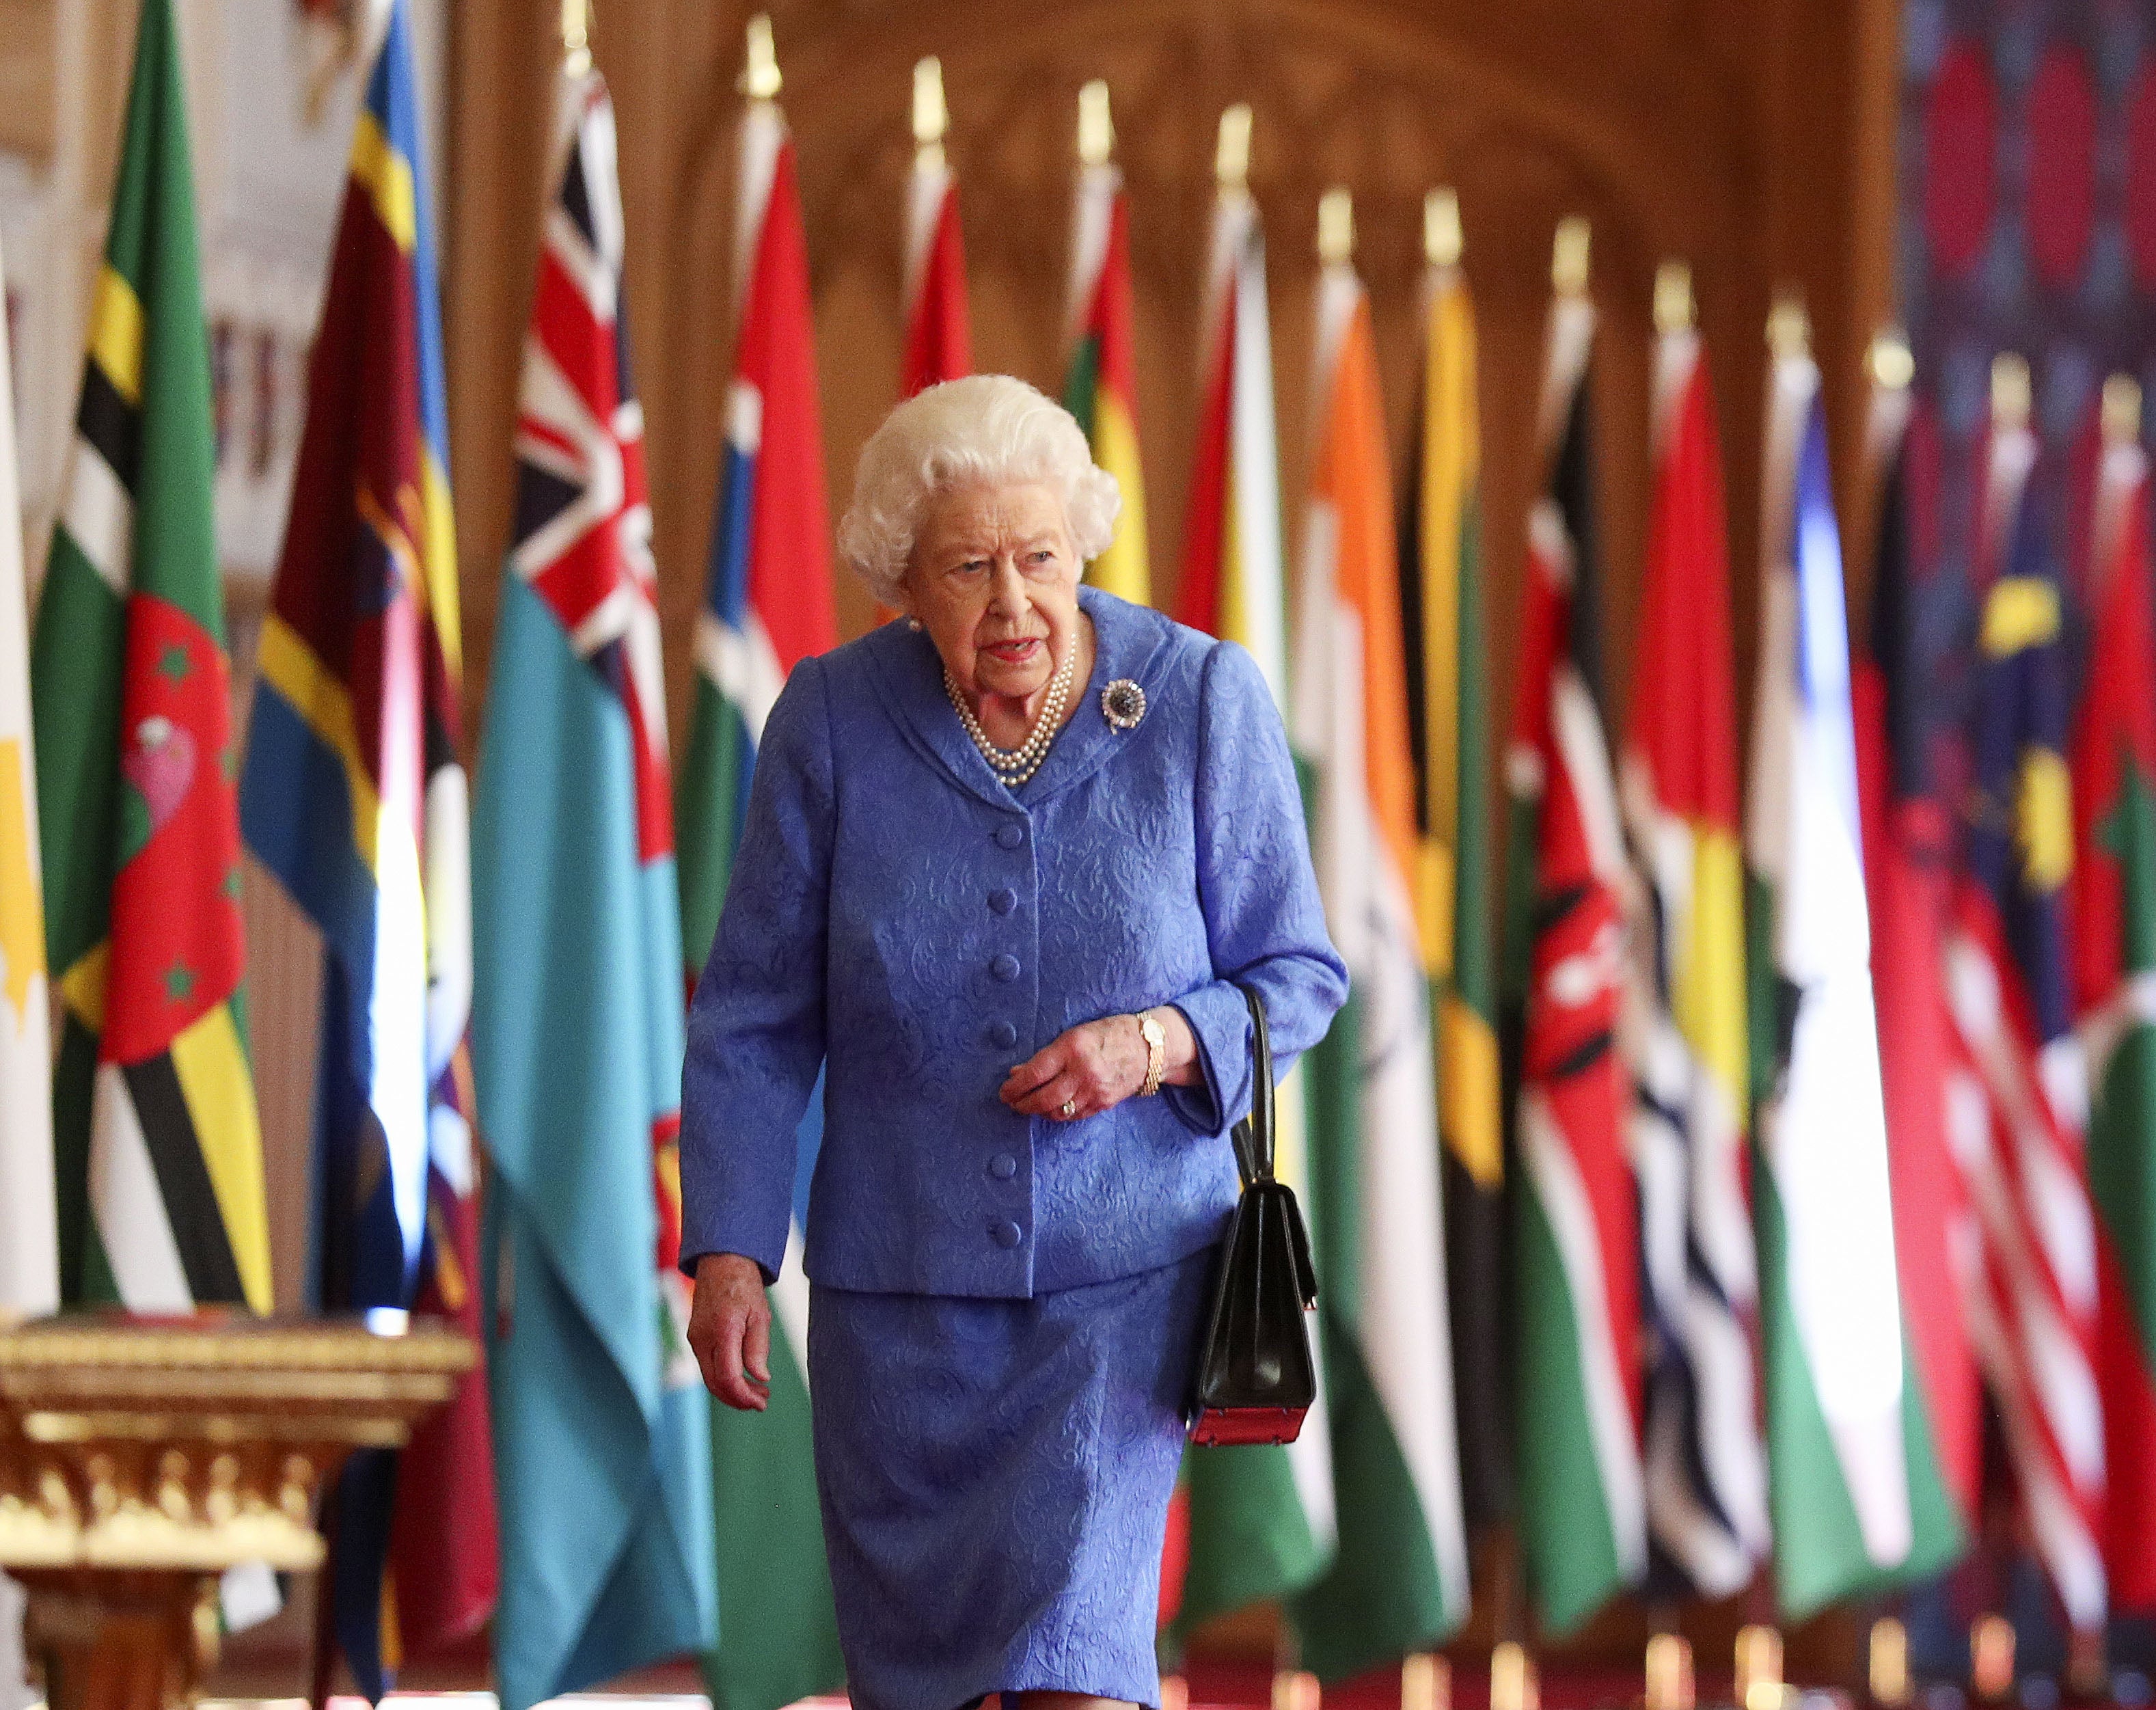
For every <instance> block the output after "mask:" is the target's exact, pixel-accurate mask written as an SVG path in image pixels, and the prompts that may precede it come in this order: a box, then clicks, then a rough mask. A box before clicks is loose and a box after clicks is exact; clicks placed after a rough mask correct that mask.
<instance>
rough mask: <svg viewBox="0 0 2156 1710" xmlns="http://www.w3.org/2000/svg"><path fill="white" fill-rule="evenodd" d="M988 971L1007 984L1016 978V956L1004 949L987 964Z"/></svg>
mask: <svg viewBox="0 0 2156 1710" xmlns="http://www.w3.org/2000/svg"><path fill="white" fill-rule="evenodd" d="M988 972H989V973H992V974H993V975H994V976H995V977H996V978H998V979H999V980H1001V981H1003V983H1004V984H1005V985H1009V983H1011V982H1012V981H1013V980H1014V979H1016V978H1018V958H1017V957H1015V956H1014V955H1012V954H1011V953H1010V952H1009V951H1008V950H1006V951H1004V953H1003V954H1002V955H1000V956H998V958H996V959H995V960H994V961H993V962H991V963H989V964H988Z"/></svg>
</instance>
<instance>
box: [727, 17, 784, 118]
mask: <svg viewBox="0 0 2156 1710" xmlns="http://www.w3.org/2000/svg"><path fill="white" fill-rule="evenodd" d="M747 43H748V51H747V55H746V57H745V58H744V59H743V60H742V74H741V79H740V81H739V82H738V83H737V85H735V86H736V87H737V89H738V90H740V91H741V93H742V94H743V95H747V97H748V98H749V99H750V100H752V101H775V100H778V91H779V90H780V89H782V88H783V86H784V85H785V81H786V80H785V79H784V78H783V77H781V76H780V75H779V74H778V49H777V48H776V47H774V46H773V43H772V36H771V14H770V13H767V12H759V13H757V14H756V16H755V17H753V18H751V19H749V21H748V31H747Z"/></svg>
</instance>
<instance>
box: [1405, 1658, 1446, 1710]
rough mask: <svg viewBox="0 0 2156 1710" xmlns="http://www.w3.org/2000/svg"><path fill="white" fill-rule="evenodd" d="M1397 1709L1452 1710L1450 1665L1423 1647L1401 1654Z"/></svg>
mask: <svg viewBox="0 0 2156 1710" xmlns="http://www.w3.org/2000/svg"><path fill="white" fill-rule="evenodd" d="M1400 1710H1452V1668H1451V1665H1450V1664H1449V1663H1447V1662H1446V1661H1445V1659H1444V1658H1443V1657H1442V1656H1432V1655H1431V1654H1430V1652H1429V1651H1410V1652H1409V1654H1408V1655H1407V1656H1404V1657H1402V1658H1401V1659H1400Z"/></svg>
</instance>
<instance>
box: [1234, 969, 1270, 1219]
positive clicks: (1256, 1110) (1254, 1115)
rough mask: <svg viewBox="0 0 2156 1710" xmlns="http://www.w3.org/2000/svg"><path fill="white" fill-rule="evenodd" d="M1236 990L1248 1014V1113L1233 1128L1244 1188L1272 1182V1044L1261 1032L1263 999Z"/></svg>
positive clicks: (1256, 993)
mask: <svg viewBox="0 0 2156 1710" xmlns="http://www.w3.org/2000/svg"><path fill="white" fill-rule="evenodd" d="M1237 989H1239V990H1240V991H1241V993H1242V994H1243V1001H1244V1003H1245V1004H1248V1005H1249V1006H1250V1115H1249V1116H1248V1117H1245V1118H1244V1119H1243V1120H1242V1121H1241V1122H1238V1123H1237V1124H1236V1125H1235V1135H1236V1137H1237V1138H1238V1139H1239V1140H1240V1144H1239V1145H1238V1146H1237V1148H1236V1153H1237V1156H1236V1159H1235V1162H1236V1163H1238V1164H1239V1165H1240V1166H1241V1168H1242V1175H1243V1183H1244V1185H1245V1187H1247V1186H1249V1185H1250V1184H1251V1183H1252V1182H1269V1181H1270V1180H1271V1179H1273V1132H1274V1131H1273V1042H1272V1037H1271V1035H1270V1034H1269V1033H1268V1032H1267V1031H1266V1029H1265V999H1264V998H1263V997H1262V996H1261V995H1260V994H1259V991H1258V989H1257V988H1256V987H1255V986H1246V985H1242V984H1241V983H1240V982H1238V986H1237Z"/></svg>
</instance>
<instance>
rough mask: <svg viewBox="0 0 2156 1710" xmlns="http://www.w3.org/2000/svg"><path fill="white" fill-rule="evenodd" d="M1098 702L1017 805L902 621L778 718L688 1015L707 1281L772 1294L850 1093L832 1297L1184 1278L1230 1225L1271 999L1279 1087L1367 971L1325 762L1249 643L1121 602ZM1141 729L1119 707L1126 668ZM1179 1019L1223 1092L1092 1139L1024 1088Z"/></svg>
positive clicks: (838, 1183)
mask: <svg viewBox="0 0 2156 1710" xmlns="http://www.w3.org/2000/svg"><path fill="white" fill-rule="evenodd" d="M1080 598H1081V602H1082V603H1083V606H1084V609H1085V610H1086V614H1088V615H1089V616H1091V619H1092V620H1093V625H1094V631H1095V634H1096V640H1097V658H1096V665H1095V669H1094V674H1093V680H1092V682H1091V685H1090V686H1088V687H1087V689H1086V692H1085V694H1084V695H1083V696H1082V697H1081V700H1080V701H1079V704H1078V707H1077V711H1075V714H1074V715H1073V716H1072V717H1071V719H1070V722H1069V723H1068V724H1067V725H1066V726H1065V727H1064V730H1063V732H1062V734H1061V736H1060V737H1058V738H1057V739H1056V741H1055V745H1054V746H1053V747H1050V750H1049V752H1048V756H1047V758H1046V760H1045V762H1044V763H1042V765H1041V768H1040V769H1039V772H1037V773H1035V774H1034V777H1033V778H1032V779H1031V780H1030V781H1029V783H1026V784H1024V786H1022V787H1021V788H1019V790H1018V791H1017V792H1016V793H1013V792H1011V791H1010V790H1008V789H1006V788H1004V785H1003V783H1001V782H1000V781H999V780H998V778H996V776H995V774H994V773H992V772H991V771H990V770H989V769H988V763H987V762H986V761H985V760H983V758H982V757H981V755H980V753H979V752H978V750H976V749H975V748H974V747H973V743H972V742H971V741H970V740H968V737H967V735H966V733H965V731H964V730H963V728H962V727H961V726H960V724H959V722H958V719H957V714H956V713H955V712H954V711H952V707H951V705H950V702H949V701H947V699H946V698H945V696H944V692H943V687H942V669H941V666H940V665H939V663H938V660H937V654H936V650H935V648H934V646H933V645H932V644H931V642H930V641H929V639H928V637H927V635H925V634H919V633H916V632H914V631H911V630H910V629H907V627H906V625H905V624H899V623H892V624H885V625H884V626H883V627H882V628H881V629H877V630H875V631H874V632H872V633H871V634H868V635H865V636H864V637H863V638H862V639H860V640H858V641H855V642H853V643H851V644H849V645H847V646H845V647H842V648H840V649H839V650H837V651H835V652H834V653H830V654H827V655H824V656H823V657H822V658H820V659H811V660H803V662H802V663H801V664H800V665H798V666H797V667H796V668H795V670H794V671H793V675H792V677H791V678H790V679H789V680H788V683H787V685H786V688H785V691H784V692H783V694H781V695H780V696H779V697H778V703H777V704H776V705H775V706H773V708H772V711H771V716H770V718H769V720H768V721H767V724H766V726H765V727H764V732H763V738H762V744H761V746H760V747H759V750H758V752H757V763H756V778H755V783H754V786H753V788H752V791H751V793H750V798H749V806H748V814H747V822H746V824H745V825H744V828H743V830H742V844H741V851H740V854H739V855H738V856H737V858H736V860H735V863H734V868H733V882H732V885H731V889H730V890H729V891H728V892H727V896H726V910H725V912H724V914H723V916H722V917H721V920H720V922H719V931H718V937H717V938H716V942H714V943H713V945H712V948H711V960H710V961H709V962H708V963H706V965H705V968H704V974H703V978H702V980H701V983H699V984H698V986H697V988H696V1000H695V1003H694V1004H693V1005H692V1006H691V1008H690V1014H689V1042H688V1060H687V1067H686V1070H685V1075H684V1085H683V1089H682V1099H681V1111H682V1130H681V1188H682V1202H683V1220H682V1221H683V1228H682V1244H681V1262H682V1266H683V1268H684V1269H685V1270H691V1271H693V1269H694V1267H695V1265H696V1261H697V1260H698V1259H699V1258H701V1256H703V1255H705V1254H706V1253H739V1254H742V1255H745V1256H747V1257H749V1258H752V1259H753V1260H755V1261H756V1262H757V1264H758V1265H760V1266H762V1268H763V1271H764V1273H765V1276H766V1277H767V1279H769V1278H770V1277H773V1276H775V1275H776V1274H777V1272H778V1266H779V1262H780V1260H781V1258H782V1256H783V1254H784V1251H785V1248H786V1242H787V1235H788V1228H789V1225H790V1223H791V1220H792V1216H793V1183H794V1176H795V1167H796V1156H795V1148H796V1139H795V1127H796V1124H797V1122H798V1120H799V1118H800V1116H801V1113H802V1112H803V1108H804V1107H805V1106H806V1104H807V1101H808V1098H809V1096H810V1095H811V1092H812V1091H813V1090H814V1086H815V1083H816V1077H817V1072H818V1070H819V1067H820V1068H824V1071H825V1083H824V1142H823V1148H822V1151H821V1153H819V1156H818V1158H817V1160H816V1164H815V1168H814V1175H813V1177H812V1179H811V1183H810V1187H809V1194H808V1225H807V1230H806V1236H807V1248H806V1252H805V1254H804V1264H805V1267H806V1269H807V1271H808V1276H809V1278H810V1279H811V1280H812V1281H815V1282H817V1283H819V1284H823V1285H824V1286H829V1287H834V1288H842V1289H855V1290H865V1291H875V1292H881V1293H903V1294H932V1295H965V1296H975V1297H997V1298H1018V1299H1023V1298H1027V1297H1031V1296H1032V1295H1034V1293H1036V1292H1048V1291H1053V1290H1058V1289H1065V1288H1070V1287H1075V1286H1079V1285H1081V1284H1085V1283H1093V1282H1101V1281H1109V1280H1111V1279H1113V1278H1116V1277H1121V1276H1132V1275H1135V1274H1136V1273H1137V1272H1139V1271H1148V1270H1151V1269H1152V1268H1154V1267H1156V1266H1162V1265H1166V1264H1169V1263H1172V1262H1173V1261H1175V1260H1178V1259H1180V1258H1183V1257H1185V1256H1188V1255H1189V1254H1191V1253H1193V1252H1196V1251H1198V1250H1199V1249H1200V1248H1203V1247H1204V1246H1206V1245H1209V1244H1210V1243H1212V1242H1214V1241H1215V1240H1218V1239H1219V1237H1220V1236H1221V1235H1223V1234H1224V1232H1225V1229H1226V1225H1227V1220H1228V1214H1229V1211H1230V1210H1231V1209H1233V1207H1234V1205H1235V1194H1236V1177H1235V1159H1234V1157H1233V1154H1232V1152H1231V1150H1230V1148H1229V1143H1228V1140H1227V1137H1226V1134H1227V1129H1228V1127H1229V1124H1230V1123H1231V1122H1233V1121H1235V1119H1236V1118H1237V1117H1240V1116H1241V1115H1242V1113H1243V1112H1245V1110H1247V1109H1248V1108H1249V1105H1250V1020H1249V1015H1248V1012H1247V1010H1246V1009H1245V1004H1244V1001H1243V996H1242V994H1241V993H1240V991H1238V990H1237V989H1236V988H1235V985H1234V984H1232V983H1230V982H1231V981H1235V980H1242V981H1246V982H1248V983H1251V984H1253V985H1255V986H1256V987H1257V988H1258V989H1259V990H1260V992H1262V993H1263V994H1264V996H1265V1004H1266V1008H1267V1011H1268V1019H1269V1024H1270V1030H1271V1035H1272V1041H1273V1050H1274V1055H1275V1059H1276V1069H1277V1071H1279V1072H1281V1073H1285V1072H1286V1067H1287V1065H1288V1064H1289V1063H1290V1062H1291V1061H1292V1060H1293V1059H1294V1057H1295V1056H1296V1054H1297V1053H1299V1052H1301V1051H1302V1050H1306V1048H1307V1047H1309V1046H1310V1045H1312V1044H1314V1043H1315V1042H1316V1041H1317V1040H1318V1039H1319V1038H1320V1037H1321V1036H1322V1035H1323V1034H1324V1032H1325V1030H1326V1028H1327V1025H1328V1024H1330V1022H1331V1020H1332V1015H1333V1012H1334V1011H1335V1010H1337V1009H1338V1008H1339V1007H1340V1005H1341V1004H1342V1003H1343V1002H1344V1001H1345V1000H1346V997H1347V973H1346V971H1345V969H1344V968H1342V965H1341V962H1340V958H1338V957H1337V955H1336V954H1334V953H1333V949H1332V943H1331V942H1330V941H1329V940H1328V939H1327V937H1326V932H1325V918H1324V914H1323V911H1322V908H1321V906H1320V905H1319V902H1318V896H1317V881H1316V880H1315V878H1314V876H1312V870H1311V865H1310V855H1309V845H1308V843H1307V841H1306V834H1305V831H1304V825H1303V816H1302V805H1301V798H1300V796H1299V794H1298V793H1297V789H1296V777H1295V769H1294V766H1293V763H1292V762H1291V759H1290V757H1289V754H1288V746H1287V738H1286V732H1284V731H1283V730H1282V729H1281V721H1280V716H1279V714H1278V712H1277V711H1276V710H1275V708H1274V706H1273V701H1272V698H1271V696H1270V693H1269V692H1268V691H1267V689H1266V686H1265V679H1264V677H1263V675H1261V674H1260V671H1259V670H1258V668H1257V665H1256V662H1255V660H1252V659H1251V657H1250V655H1249V654H1247V653H1246V652H1245V651H1244V650H1242V649H1241V648H1240V647H1237V646H1235V645H1234V644H1232V643H1224V642H1216V641H1214V640H1213V639H1210V638H1209V637H1207V636H1204V635H1201V634H1199V633H1198V632H1196V631H1195V630H1192V629H1184V628H1183V627H1182V626H1181V625H1179V624H1174V623H1172V622H1170V621H1169V620H1168V619H1166V618H1164V617H1163V616H1161V615H1160V614H1158V613H1156V612H1152V611H1149V610H1147V609H1144V608H1142V607H1139V606H1133V605H1130V604H1127V603H1125V602H1123V601H1122V600H1119V599H1116V598H1114V597H1113V596H1111V595H1109V594H1106V593H1101V592H1100V591H1098V590H1097V589H1094V588H1086V589H1083V590H1081V594H1080ZM1119 678H1129V679H1132V680H1135V681H1136V682H1137V684H1138V685H1139V686H1141V687H1142V689H1143V690H1144V691H1145V696H1146V712H1145V716H1144V717H1143V719H1142V721H1140V722H1139V723H1138V725H1137V727H1135V728H1134V729H1130V730H1117V729H1115V728H1114V727H1111V725H1110V724H1109V723H1108V721H1107V720H1106V717H1104V716H1103V715H1102V711H1101V690H1102V689H1103V687H1105V686H1106V685H1107V684H1109V683H1111V682H1112V681H1114V680H1117V679H1119ZM1155 1004H1174V1005H1175V1006H1176V1007H1177V1008H1178V1009H1181V1010H1182V1011H1183V1014H1184V1015H1185V1016H1186V1017H1188V1019H1189V1022H1190V1026H1191V1030H1192V1032H1193V1034H1194V1035H1196V1036H1197V1040H1198V1046H1199V1064H1200V1067H1201V1071H1202V1079H1201V1082H1200V1084H1198V1085H1195V1086H1188V1087H1173V1086H1172V1087H1168V1088H1165V1089H1163V1096H1159V1097H1156V1098H1136V1097H1133V1098H1129V1099H1126V1100H1125V1101H1123V1102H1122V1103H1121V1104H1119V1105H1117V1106H1116V1107H1114V1108H1113V1109H1112V1110H1108V1111H1104V1112H1101V1113H1100V1114H1099V1115H1097V1116H1094V1117H1083V1118H1081V1119H1080V1120H1078V1121H1076V1122H1053V1121H1050V1120H1047V1119H1045V1118H1039V1117H1024V1116H1019V1115H1017V1114H1015V1113H1014V1112H1012V1111H1010V1110H1009V1109H1008V1108H1007V1107H1005V1106H1004V1104H1003V1103H1002V1102H1001V1101H999V1100H998V1098H997V1096H996V1094H997V1091H998V1089H999V1088H1000V1087H1001V1086H1002V1085H1003V1082H1004V1076H1005V1075H1006V1074H1007V1073H1008V1072H1009V1070H1010V1067H1011V1066H1012V1065H1013V1064H1014V1063H1020V1062H1024V1060H1026V1059H1027V1058H1028V1057H1029V1056H1030V1055H1033V1053H1034V1051H1036V1050H1039V1049H1040V1048H1041V1047H1042V1046H1043V1045H1047V1044H1049V1043H1050V1041H1051V1040H1054V1039H1055V1037H1056V1036H1057V1035H1059V1034H1060V1033H1062V1032H1063V1031H1064V1030H1065V1029H1067V1028H1070V1027H1073V1026H1075V1025H1076V1024H1079V1023H1081V1022H1085V1021H1093V1020H1097V1019H1101V1017H1103V1016H1109V1015H1117V1014H1127V1013H1130V1012H1134V1011H1137V1010H1140V1009H1147V1008H1150V1007H1152V1006H1153V1005H1155Z"/></svg>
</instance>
